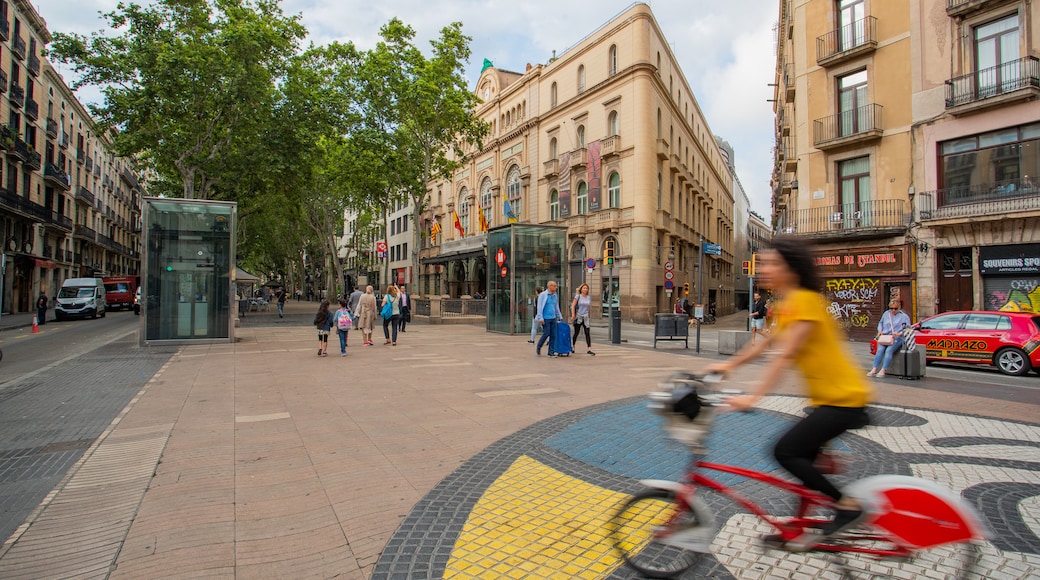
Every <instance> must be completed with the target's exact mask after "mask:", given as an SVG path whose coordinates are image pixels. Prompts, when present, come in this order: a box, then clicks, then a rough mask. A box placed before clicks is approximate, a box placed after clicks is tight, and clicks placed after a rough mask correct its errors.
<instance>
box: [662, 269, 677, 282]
mask: <svg viewBox="0 0 1040 580" xmlns="http://www.w3.org/2000/svg"><path fill="white" fill-rule="evenodd" d="M673 278H675V273H674V272H672V271H671V270H668V271H667V272H665V273H664V279H665V281H667V282H671V281H672V279H673Z"/></svg>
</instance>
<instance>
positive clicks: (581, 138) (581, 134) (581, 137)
mask: <svg viewBox="0 0 1040 580" xmlns="http://www.w3.org/2000/svg"><path fill="white" fill-rule="evenodd" d="M584 147H585V125H578V149H583V148H584Z"/></svg>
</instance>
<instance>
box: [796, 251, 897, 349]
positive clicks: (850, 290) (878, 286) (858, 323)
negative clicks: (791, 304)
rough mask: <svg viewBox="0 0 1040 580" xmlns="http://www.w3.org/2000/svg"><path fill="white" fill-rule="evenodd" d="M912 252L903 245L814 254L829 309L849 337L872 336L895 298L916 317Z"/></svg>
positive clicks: (862, 338)
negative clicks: (910, 267)
mask: <svg viewBox="0 0 1040 580" xmlns="http://www.w3.org/2000/svg"><path fill="white" fill-rule="evenodd" d="M909 253H910V252H909V251H908V249H907V248H906V247H903V246H900V247H895V248H892V247H881V248H857V249H856V250H831V251H820V252H816V253H815V255H816V266H817V269H818V271H819V272H820V275H821V277H823V291H824V295H825V296H826V297H827V301H828V303H829V305H828V311H829V312H830V313H831V315H832V316H834V318H835V319H836V320H838V322H839V323H840V325H841V327H842V328H843V329H844V330H845V332H847V333H848V335H849V338H851V339H853V340H863V341H867V340H870V339H871V338H873V337H874V335H875V334H876V333H877V325H878V322H879V321H880V320H881V315H882V314H884V313H885V309H886V307H887V306H888V302H889V301H890V300H891V299H893V298H898V299H899V300H900V301H901V302H902V304H903V310H904V311H906V313H907V314H910V315H911V316H913V314H912V313H913V311H914V310H913V304H912V299H913V293H912V290H911V280H912V277H911V274H910V269H909Z"/></svg>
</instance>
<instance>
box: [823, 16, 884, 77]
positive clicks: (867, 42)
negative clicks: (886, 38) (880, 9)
mask: <svg viewBox="0 0 1040 580" xmlns="http://www.w3.org/2000/svg"><path fill="white" fill-rule="evenodd" d="M876 48H877V18H874V17H873V16H867V17H866V18H863V19H861V20H857V21H855V22H853V23H851V24H846V25H845V26H842V27H841V28H837V29H835V30H832V31H830V32H828V33H827V34H824V35H823V36H820V37H818V38H817V39H816V64H818V65H820V66H830V65H834V64H838V63H840V62H844V61H846V60H848V59H850V58H853V57H856V56H859V55H862V54H866V53H868V52H872V51H873V50H875V49H876Z"/></svg>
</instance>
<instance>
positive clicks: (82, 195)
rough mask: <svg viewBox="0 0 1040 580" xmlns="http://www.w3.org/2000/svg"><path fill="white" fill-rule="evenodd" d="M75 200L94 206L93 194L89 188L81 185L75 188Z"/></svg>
mask: <svg viewBox="0 0 1040 580" xmlns="http://www.w3.org/2000/svg"><path fill="white" fill-rule="evenodd" d="M76 201H82V202H83V203H85V204H87V205H89V206H91V207H93V206H94V194H93V193H91V192H90V190H89V189H87V188H85V187H83V186H82V185H81V186H80V187H79V189H77V190H76Z"/></svg>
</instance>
